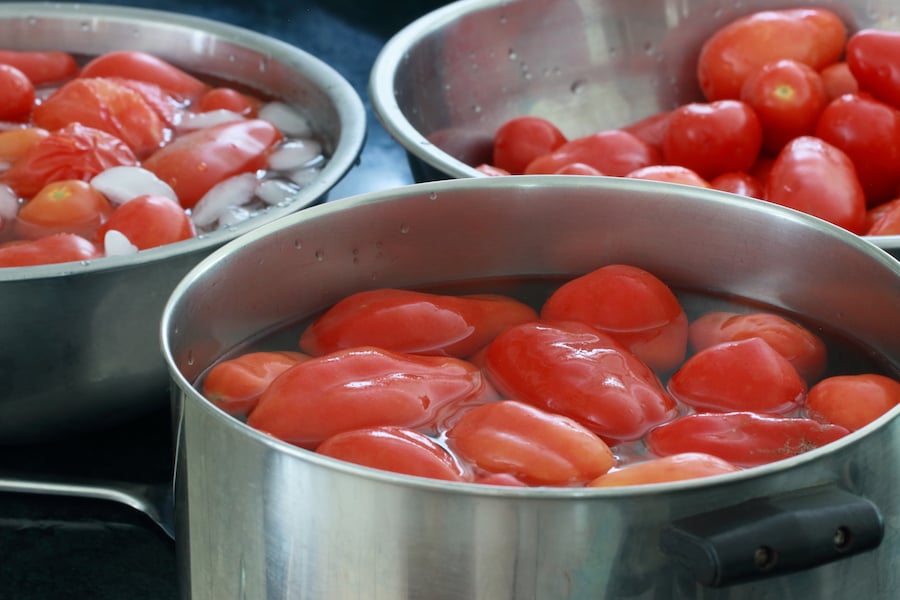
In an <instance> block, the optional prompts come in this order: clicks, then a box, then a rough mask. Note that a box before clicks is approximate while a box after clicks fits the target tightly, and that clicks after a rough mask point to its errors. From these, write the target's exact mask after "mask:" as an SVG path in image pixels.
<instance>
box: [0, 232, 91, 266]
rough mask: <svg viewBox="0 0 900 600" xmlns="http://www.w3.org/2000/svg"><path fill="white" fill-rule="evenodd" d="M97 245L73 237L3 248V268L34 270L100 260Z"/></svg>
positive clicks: (9, 244) (60, 236) (56, 236)
mask: <svg viewBox="0 0 900 600" xmlns="http://www.w3.org/2000/svg"><path fill="white" fill-rule="evenodd" d="M101 255H102V254H101V252H100V250H99V249H98V248H97V246H96V245H94V244H93V243H91V242H90V241H88V240H86V239H85V238H83V237H81V236H80V235H76V234H74V233H57V234H53V235H48V236H45V237H42V238H39V239H36V240H14V241H11V242H6V243H4V244H0V267H33V266H37V265H49V264H55V263H65V262H76V261H79V262H80V261H85V260H91V259H94V258H99V257H100V256H101Z"/></svg>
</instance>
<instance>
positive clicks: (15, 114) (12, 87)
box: [0, 63, 34, 121]
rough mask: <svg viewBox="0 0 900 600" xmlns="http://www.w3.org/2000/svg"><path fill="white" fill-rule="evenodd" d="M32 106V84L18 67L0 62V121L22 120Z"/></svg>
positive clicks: (27, 115)
mask: <svg viewBox="0 0 900 600" xmlns="http://www.w3.org/2000/svg"><path fill="white" fill-rule="evenodd" d="M32 108H34V84H32V83H31V80H29V79H28V77H26V76H25V74H24V73H22V71H20V70H19V69H17V68H15V67H13V66H10V65H5V64H2V63H0V121H24V120H26V119H28V117H29V115H31V109H32Z"/></svg>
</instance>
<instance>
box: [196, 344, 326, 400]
mask: <svg viewBox="0 0 900 600" xmlns="http://www.w3.org/2000/svg"><path fill="white" fill-rule="evenodd" d="M309 359H310V357H309V356H308V355H306V354H303V353H301V352H288V351H258V352H247V353H244V354H241V355H240V356H236V357H235V358H229V359H227V360H223V361H221V362H218V363H216V364H215V365H214V366H213V368H212V369H210V370H209V372H208V373H207V374H206V377H204V378H203V385H202V390H203V396H204V397H205V398H206V399H207V400H209V401H210V402H212V403H213V404H215V405H216V406H218V407H219V408H221V409H222V410H224V411H225V412H227V413H228V414H231V415H235V416H243V415H246V414H247V413H248V412H250V411H251V410H252V409H253V407H254V406H256V402H257V401H258V400H259V397H260V396H261V395H262V393H263V392H264V391H265V389H266V388H267V387H268V386H269V384H270V383H272V380H274V379H275V378H276V377H277V376H278V375H281V373H283V372H284V371H286V370H287V369H288V368H289V367H292V366H294V365H295V364H297V363H299V362H301V361H304V360H309Z"/></svg>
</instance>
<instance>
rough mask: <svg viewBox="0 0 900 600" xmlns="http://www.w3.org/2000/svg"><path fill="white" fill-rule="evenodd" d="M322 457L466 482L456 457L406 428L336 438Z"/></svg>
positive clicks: (321, 447)
mask: <svg viewBox="0 0 900 600" xmlns="http://www.w3.org/2000/svg"><path fill="white" fill-rule="evenodd" d="M316 452H318V453H319V454H322V455H325V456H330V457H332V458H337V459H339V460H344V461H347V462H351V463H354V464H357V465H362V466H364V467H371V468H373V469H381V470H382V471H391V472H393V473H400V474H402V475H413V476H416V477H428V478H429V479H442V480H446V481H465V480H466V479H467V474H466V472H465V471H464V469H463V468H462V467H461V466H460V464H459V463H458V462H457V461H456V458H454V456H453V455H452V454H450V453H449V452H447V450H445V449H444V448H442V447H441V446H439V445H438V444H437V443H436V442H434V441H433V440H431V438H429V437H428V436H426V435H423V434H421V433H419V432H418V431H415V430H413V429H406V428H404V427H371V428H367V429H355V430H353V431H347V432H345V433H339V434H337V435H334V436H332V437H330V438H328V439H327V440H325V441H324V442H322V443H321V444H320V445H319V447H318V448H317V449H316Z"/></svg>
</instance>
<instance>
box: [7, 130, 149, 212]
mask: <svg viewBox="0 0 900 600" xmlns="http://www.w3.org/2000/svg"><path fill="white" fill-rule="evenodd" d="M136 164H137V158H135V156H134V153H133V152H132V151H131V149H130V148H129V147H128V146H127V145H126V144H125V143H124V142H123V141H122V140H120V139H119V138H117V137H115V136H112V135H110V134H108V133H106V132H103V131H100V130H99V129H94V128H92V127H85V126H83V125H81V124H80V123H71V124H69V125H66V126H65V127H63V128H62V129H58V130H56V131H54V132H53V133H51V134H50V135H49V136H47V137H46V138H44V139H42V140H40V141H39V142H37V143H36V144H34V146H32V147H31V149H29V150H28V151H27V152H26V153H25V154H24V155H23V156H22V157H21V158H19V160H17V161H16V162H15V163H13V165H12V166H11V167H10V168H9V170H8V171H6V173H4V174H3V175H2V176H0V180H2V182H3V183H6V184H7V185H9V186H10V187H11V188H13V189H14V190H15V191H16V193H18V194H19V195H20V196H23V197H25V198H29V197H31V196H33V195H35V194H37V193H38V192H39V191H40V190H41V188H42V187H44V186H45V185H47V184H48V183H51V182H54V181H61V180H64V179H80V180H82V181H89V180H90V179H92V178H93V177H94V176H95V175H97V174H98V173H101V172H102V171H105V170H106V169H108V168H110V167H115V166H119V165H128V166H133V165H136Z"/></svg>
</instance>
